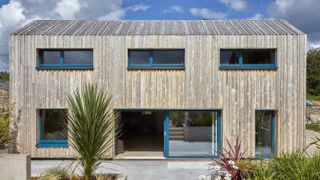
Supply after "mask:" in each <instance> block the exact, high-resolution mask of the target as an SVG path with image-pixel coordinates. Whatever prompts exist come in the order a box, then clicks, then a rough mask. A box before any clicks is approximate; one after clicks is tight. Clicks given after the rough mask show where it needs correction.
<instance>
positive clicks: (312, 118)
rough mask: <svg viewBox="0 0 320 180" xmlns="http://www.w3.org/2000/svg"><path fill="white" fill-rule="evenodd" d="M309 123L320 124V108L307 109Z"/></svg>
mask: <svg viewBox="0 0 320 180" xmlns="http://www.w3.org/2000/svg"><path fill="white" fill-rule="evenodd" d="M306 116H307V123H320V106H311V107H307V109H306Z"/></svg>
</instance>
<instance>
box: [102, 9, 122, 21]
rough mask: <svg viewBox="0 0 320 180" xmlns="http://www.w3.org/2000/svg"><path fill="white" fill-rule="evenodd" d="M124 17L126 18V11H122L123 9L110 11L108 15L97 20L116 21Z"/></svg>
mask: <svg viewBox="0 0 320 180" xmlns="http://www.w3.org/2000/svg"><path fill="white" fill-rule="evenodd" d="M124 16H126V11H125V10H123V9H119V10H116V11H112V12H110V13H108V14H105V15H103V16H101V17H99V18H98V19H104V20H112V19H113V20H117V19H121V18H123V17H124Z"/></svg>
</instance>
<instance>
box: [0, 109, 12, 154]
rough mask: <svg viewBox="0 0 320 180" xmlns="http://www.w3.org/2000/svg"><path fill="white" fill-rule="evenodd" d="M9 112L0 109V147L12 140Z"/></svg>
mask: <svg viewBox="0 0 320 180" xmlns="http://www.w3.org/2000/svg"><path fill="white" fill-rule="evenodd" d="M10 122H11V121H10V117H9V112H4V111H2V110H0V149H3V148H5V146H6V145H8V144H9V143H11V142H12V136H11V132H10Z"/></svg>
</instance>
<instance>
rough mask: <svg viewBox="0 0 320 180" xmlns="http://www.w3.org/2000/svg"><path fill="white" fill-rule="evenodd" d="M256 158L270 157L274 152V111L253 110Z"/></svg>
mask: <svg viewBox="0 0 320 180" xmlns="http://www.w3.org/2000/svg"><path fill="white" fill-rule="evenodd" d="M255 152H256V153H255V154H256V158H270V157H272V156H273V155H274V154H275V111H274V110H256V112H255Z"/></svg>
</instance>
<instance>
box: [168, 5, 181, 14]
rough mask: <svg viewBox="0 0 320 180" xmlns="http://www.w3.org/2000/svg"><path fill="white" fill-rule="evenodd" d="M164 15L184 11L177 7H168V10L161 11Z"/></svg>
mask: <svg viewBox="0 0 320 180" xmlns="http://www.w3.org/2000/svg"><path fill="white" fill-rule="evenodd" d="M163 12H164V13H175V12H176V13H183V12H184V9H183V8H182V7H181V6H179V5H173V6H170V8H169V9H165V10H163Z"/></svg>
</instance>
